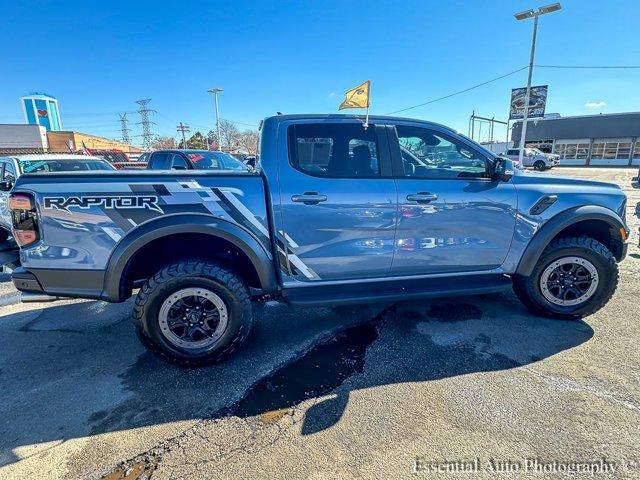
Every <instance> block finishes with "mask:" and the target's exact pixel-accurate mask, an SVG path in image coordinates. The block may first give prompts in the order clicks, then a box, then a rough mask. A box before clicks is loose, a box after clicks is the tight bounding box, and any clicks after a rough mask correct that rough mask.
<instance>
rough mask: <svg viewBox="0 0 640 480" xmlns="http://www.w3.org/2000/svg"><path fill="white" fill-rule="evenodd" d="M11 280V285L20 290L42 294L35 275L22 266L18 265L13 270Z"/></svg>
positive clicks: (42, 291)
mask: <svg viewBox="0 0 640 480" xmlns="http://www.w3.org/2000/svg"><path fill="white" fill-rule="evenodd" d="M11 280H12V281H13V285H14V286H15V287H16V288H17V289H18V290H20V291H21V292H25V293H41V294H44V290H43V289H42V285H40V282H38V279H37V278H36V276H35V275H34V274H33V273H31V272H29V271H28V270H26V269H25V268H23V267H18V268H16V269H15V270H14V271H13V273H12V274H11Z"/></svg>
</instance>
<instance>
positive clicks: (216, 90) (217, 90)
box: [207, 87, 224, 150]
mask: <svg viewBox="0 0 640 480" xmlns="http://www.w3.org/2000/svg"><path fill="white" fill-rule="evenodd" d="M207 92H209V93H213V98H214V103H215V108H216V136H217V137H218V150H222V137H221V136H220V112H219V110H218V94H219V93H221V92H224V90H223V89H222V88H218V87H215V88H211V89H209V90H207Z"/></svg>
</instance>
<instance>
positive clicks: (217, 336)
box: [134, 262, 253, 366]
mask: <svg viewBox="0 0 640 480" xmlns="http://www.w3.org/2000/svg"><path fill="white" fill-rule="evenodd" d="M252 320H253V311H252V305H251V299H250V297H249V292H248V290H247V287H246V286H245V285H244V283H243V282H242V280H240V278H239V277H237V276H236V275H235V274H234V273H232V272H231V271H229V270H227V269H225V268H223V267H220V266H219V265H216V264H215V263H209V262H179V263H175V264H173V265H169V266H167V267H165V268H163V269H162V270H160V271H159V272H158V273H157V274H156V275H154V276H153V277H152V278H150V279H149V280H147V282H146V283H145V284H144V285H143V287H142V288H141V289H140V292H139V293H138V296H137V297H136V302H135V307H134V323H135V326H136V332H137V334H138V337H139V338H140V340H141V341H142V343H143V344H144V345H145V346H146V347H147V348H148V349H149V350H151V351H152V352H153V353H155V354H156V355H158V356H160V357H161V358H163V359H164V360H167V361H169V362H171V363H175V364H178V365H181V366H200V365H206V364H210V363H215V362H219V361H221V360H223V359H224V358H225V357H227V356H229V355H230V354H231V353H232V352H234V351H235V350H236V349H237V348H238V347H239V346H240V345H241V344H242V342H243V341H244V340H245V338H246V337H247V335H248V333H249V330H250V328H251V323H252Z"/></svg>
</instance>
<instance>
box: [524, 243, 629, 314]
mask: <svg viewBox="0 0 640 480" xmlns="http://www.w3.org/2000/svg"><path fill="white" fill-rule="evenodd" d="M568 256H575V257H581V258H584V259H586V260H588V261H589V262H591V264H593V266H595V268H596V270H597V272H598V277H599V280H598V286H597V289H596V290H595V292H594V293H593V295H592V296H591V297H590V298H588V299H587V300H585V301H584V302H583V303H579V304H577V305H574V306H560V305H555V304H553V303H551V302H550V301H548V300H547V299H546V298H545V297H544V295H543V294H542V291H541V289H540V276H541V275H542V272H543V271H544V270H545V268H546V267H547V266H548V265H549V264H551V263H552V262H553V261H555V260H557V259H559V258H562V257H568ZM617 286H618V265H617V263H616V259H615V258H614V256H613V254H612V253H611V252H610V251H609V249H608V248H607V247H605V246H604V245H603V244H602V243H600V242H599V241H597V240H595V239H593V238H591V237H586V236H580V237H564V238H559V239H557V240H554V241H553V242H551V243H550V244H549V245H548V246H547V248H545V249H544V251H543V252H542V255H540V258H539V259H538V262H537V263H536V266H535V267H534V269H533V271H532V272H531V275H529V276H527V277H523V276H515V277H514V278H513V290H514V291H515V293H516V295H517V296H518V298H519V299H520V301H521V302H522V303H523V304H524V305H525V306H526V307H527V308H528V309H529V310H531V311H532V312H533V313H535V314H538V315H542V316H545V317H551V318H560V319H580V318H583V317H586V316H588V315H591V314H593V313H595V312H597V311H598V310H600V309H601V308H602V307H603V306H604V305H605V304H606V303H607V302H608V301H609V300H610V299H611V297H612V296H613V294H614V292H615V291H616V287H617Z"/></svg>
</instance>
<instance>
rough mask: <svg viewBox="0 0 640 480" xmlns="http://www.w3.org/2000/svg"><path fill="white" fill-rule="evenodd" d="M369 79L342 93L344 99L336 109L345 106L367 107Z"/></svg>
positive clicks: (341, 108)
mask: <svg viewBox="0 0 640 480" xmlns="http://www.w3.org/2000/svg"><path fill="white" fill-rule="evenodd" d="M370 86H371V81H370V80H367V81H366V82H364V83H363V84H362V85H358V86H357V87H355V88H352V89H351V90H349V91H347V92H346V93H345V94H344V101H343V102H342V103H341V104H340V107H339V108H338V110H343V109H345V108H369V90H370Z"/></svg>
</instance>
